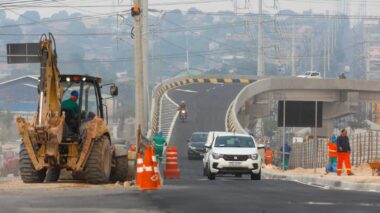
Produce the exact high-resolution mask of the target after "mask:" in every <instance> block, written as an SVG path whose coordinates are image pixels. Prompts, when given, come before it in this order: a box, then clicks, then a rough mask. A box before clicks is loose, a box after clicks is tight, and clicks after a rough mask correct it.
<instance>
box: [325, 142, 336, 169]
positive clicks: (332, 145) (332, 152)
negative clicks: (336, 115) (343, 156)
mask: <svg viewBox="0 0 380 213" xmlns="http://www.w3.org/2000/svg"><path fill="white" fill-rule="evenodd" d="M327 149H328V156H329V162H328V164H327V165H326V173H328V172H336V164H337V157H338V153H337V146H336V135H332V136H331V139H330V140H329V142H328V143H327Z"/></svg>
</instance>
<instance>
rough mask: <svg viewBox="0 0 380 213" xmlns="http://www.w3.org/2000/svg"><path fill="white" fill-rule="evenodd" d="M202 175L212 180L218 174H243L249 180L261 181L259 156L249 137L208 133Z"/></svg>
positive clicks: (254, 144)
mask: <svg viewBox="0 0 380 213" xmlns="http://www.w3.org/2000/svg"><path fill="white" fill-rule="evenodd" d="M205 147H206V149H207V153H206V154H205V156H204V158H203V174H204V175H205V176H207V177H208V179H209V180H214V179H215V177H216V175H218V174H234V175H235V176H236V177H241V176H242V175H243V174H248V175H250V176H251V180H260V179H261V156H260V155H259V153H258V146H257V144H256V142H255V139H254V138H253V137H252V136H251V135H246V134H236V133H231V132H210V133H209V135H208V139H207V142H206V145H205Z"/></svg>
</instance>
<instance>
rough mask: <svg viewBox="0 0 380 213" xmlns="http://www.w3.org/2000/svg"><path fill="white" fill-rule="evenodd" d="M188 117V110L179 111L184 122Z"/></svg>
mask: <svg viewBox="0 0 380 213" xmlns="http://www.w3.org/2000/svg"><path fill="white" fill-rule="evenodd" d="M186 118H187V112H186V110H184V109H182V110H180V111H179V119H181V121H182V122H185V120H186Z"/></svg>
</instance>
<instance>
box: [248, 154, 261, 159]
mask: <svg viewBox="0 0 380 213" xmlns="http://www.w3.org/2000/svg"><path fill="white" fill-rule="evenodd" d="M250 157H251V159H252V160H257V159H258V158H259V154H252V155H250Z"/></svg>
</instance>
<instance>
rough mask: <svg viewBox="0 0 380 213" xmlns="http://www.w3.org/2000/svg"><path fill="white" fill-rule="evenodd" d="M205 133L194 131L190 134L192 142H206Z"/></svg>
mask: <svg viewBox="0 0 380 213" xmlns="http://www.w3.org/2000/svg"><path fill="white" fill-rule="evenodd" d="M207 135H208V134H207V133H194V134H193V135H191V141H192V142H206V140H207Z"/></svg>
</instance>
